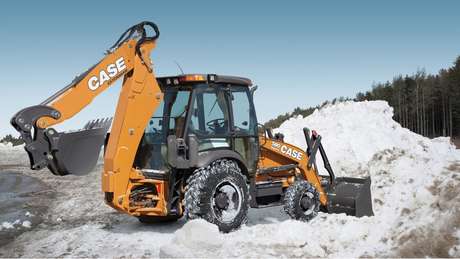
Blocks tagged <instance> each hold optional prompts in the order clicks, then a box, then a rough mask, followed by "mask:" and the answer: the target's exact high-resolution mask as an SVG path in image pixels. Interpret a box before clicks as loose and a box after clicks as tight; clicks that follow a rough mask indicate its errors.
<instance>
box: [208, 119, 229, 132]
mask: <svg viewBox="0 0 460 259" xmlns="http://www.w3.org/2000/svg"><path fill="white" fill-rule="evenodd" d="M206 125H207V126H208V127H209V129H211V130H213V131H216V129H217V128H223V127H224V126H225V119H224V118H219V119H214V120H210V121H208V122H207V123H206Z"/></svg>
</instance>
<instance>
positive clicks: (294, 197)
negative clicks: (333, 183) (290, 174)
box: [284, 180, 320, 221]
mask: <svg viewBox="0 0 460 259" xmlns="http://www.w3.org/2000/svg"><path fill="white" fill-rule="evenodd" d="M319 207H320V202H319V193H318V191H317V190H316V189H315V187H313V185H311V184H310V183H309V182H307V181H305V180H297V181H295V182H294V183H293V184H292V185H291V186H289V187H288V189H287V190H286V192H285V194H284V211H285V212H286V213H287V214H288V215H289V216H290V217H291V218H293V219H296V220H301V221H310V220H312V219H313V218H314V217H316V215H318V211H319Z"/></svg>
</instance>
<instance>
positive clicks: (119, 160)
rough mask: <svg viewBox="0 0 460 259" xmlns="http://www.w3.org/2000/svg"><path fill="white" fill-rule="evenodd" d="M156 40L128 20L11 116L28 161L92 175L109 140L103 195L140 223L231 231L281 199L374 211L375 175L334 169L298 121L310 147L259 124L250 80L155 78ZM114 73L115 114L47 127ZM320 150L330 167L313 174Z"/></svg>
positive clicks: (294, 206)
mask: <svg viewBox="0 0 460 259" xmlns="http://www.w3.org/2000/svg"><path fill="white" fill-rule="evenodd" d="M152 29H153V30H152ZM149 31H154V35H153V36H149V35H148V34H150V33H149ZM158 37H159V30H158V27H157V26H156V25H155V24H154V23H152V22H142V23H139V24H137V25H134V26H132V27H131V28H129V29H128V30H127V31H126V32H125V33H123V34H122V35H121V37H120V38H119V39H118V41H117V42H116V43H115V44H114V45H113V46H112V47H111V48H110V49H109V50H108V51H107V54H106V55H105V57H104V58H103V59H102V60H101V61H99V62H98V63H97V64H95V65H94V66H92V67H91V68H90V69H88V70H87V71H86V72H84V73H83V74H81V75H80V76H78V77H77V78H75V79H74V80H73V82H72V83H71V84H70V85H68V86H66V87H64V88H63V89H62V90H60V91H58V92H57V93H56V94H54V95H52V96H51V97H50V98H48V99H47V100H45V101H44V102H42V103H41V104H39V105H36V106H31V107H28V108H25V109H23V110H21V111H19V112H18V113H16V114H15V115H14V117H13V118H12V119H11V124H12V125H13V127H14V128H15V129H16V130H17V131H18V132H19V133H20V134H21V136H22V139H23V140H24V141H25V150H26V151H27V154H28V156H29V159H30V166H31V169H33V170H40V169H42V168H45V167H47V168H48V169H49V170H50V171H51V172H52V173H53V174H56V175H67V174H77V175H81V174H87V173H89V172H90V171H92V170H93V169H94V167H95V164H96V162H97V159H98V156H99V152H100V151H101V149H102V146H103V145H104V151H103V152H104V170H103V172H102V192H103V193H104V199H105V202H106V203H107V204H108V205H109V206H111V207H113V208H114V209H116V210H119V211H122V212H124V213H127V214H130V215H133V216H135V217H138V218H139V220H140V221H141V222H144V223H151V222H156V221H170V220H177V219H179V218H180V217H182V216H184V215H185V216H186V217H187V218H189V219H193V218H204V219H205V220H207V221H209V222H211V223H214V224H216V225H217V226H218V227H219V229H220V230H221V231H223V232H228V231H231V230H233V229H235V228H238V227H239V226H240V225H241V224H242V223H244V222H245V221H246V218H247V211H248V208H249V207H253V208H258V207H266V206H276V205H283V206H284V209H285V211H286V213H287V214H288V215H289V216H290V217H292V218H294V219H299V220H304V221H308V220H310V219H312V218H313V217H315V216H316V215H317V213H318V211H320V210H321V211H324V212H329V213H347V214H349V215H354V216H371V215H373V212H372V202H371V194H370V178H365V179H358V178H347V177H343V178H339V177H335V176H334V173H333V170H332V168H331V166H330V164H329V162H328V160H327V156H326V153H325V151H324V148H323V146H322V145H321V136H320V135H318V134H317V133H316V132H314V131H310V130H309V129H307V128H305V129H303V130H304V133H305V134H304V135H305V141H306V143H307V146H308V149H307V150H302V149H300V148H298V147H296V146H293V145H290V144H288V143H285V142H284V141H283V136H282V134H276V135H275V136H273V134H272V132H271V130H270V129H265V128H264V127H263V126H260V125H258V123H257V118H256V113H255V109H254V103H253V94H254V91H255V90H256V87H255V86H253V85H252V83H251V80H249V79H246V78H242V77H234V76H223V75H216V74H187V75H178V76H168V77H158V78H156V77H155V75H154V73H153V68H152V65H153V63H152V61H151V59H150V53H151V51H152V49H154V48H155V45H156V41H157V39H158ZM119 78H123V85H122V88H121V93H120V97H119V99H118V104H117V107H116V113H115V116H114V118H113V121H112V119H102V120H96V121H91V122H89V123H88V124H87V125H86V126H85V127H84V128H83V129H82V130H79V131H73V132H67V133H65V132H58V131H56V130H55V129H53V128H52V126H53V125H56V124H58V123H61V122H63V121H65V120H67V119H69V118H71V117H72V116H74V115H75V114H77V113H78V112H79V111H81V110H82V109H83V108H85V107H86V106H87V105H88V104H89V103H90V102H91V101H92V100H93V99H94V98H95V97H96V96H97V95H98V94H100V93H101V92H103V91H105V90H106V89H107V88H108V87H110V86H111V85H113V83H114V82H115V81H116V80H117V79H119ZM109 128H110V133H107V131H108V129H109ZM299 130H300V129H299ZM318 152H319V153H320V155H321V157H322V159H323V161H324V165H325V168H326V171H327V173H328V175H325V176H322V175H319V170H318V168H317V166H316V155H317V153H318ZM75 191H77V190H75ZM77 209H78V208H77Z"/></svg>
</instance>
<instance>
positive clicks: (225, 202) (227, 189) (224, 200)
mask: <svg viewBox="0 0 460 259" xmlns="http://www.w3.org/2000/svg"><path fill="white" fill-rule="evenodd" d="M211 197H212V198H211V206H212V212H213V214H214V216H215V218H216V219H217V220H219V221H220V222H223V223H229V222H232V221H233V220H234V219H235V218H236V216H237V215H238V214H239V212H240V210H241V204H242V195H241V190H240V188H238V186H236V185H235V184H234V183H232V182H230V181H222V182H220V183H219V184H218V185H217V187H216V188H215V189H214V192H213V194H212V196H211Z"/></svg>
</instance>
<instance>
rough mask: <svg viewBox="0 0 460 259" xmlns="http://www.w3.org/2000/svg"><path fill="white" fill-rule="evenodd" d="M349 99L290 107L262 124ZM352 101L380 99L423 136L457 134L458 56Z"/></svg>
mask: <svg viewBox="0 0 460 259" xmlns="http://www.w3.org/2000/svg"><path fill="white" fill-rule="evenodd" d="M345 100H351V99H350V98H344V97H340V98H336V99H334V100H332V101H326V102H324V103H322V104H321V105H318V106H316V107H308V108H299V107H297V108H296V109H294V111H293V112H290V113H285V114H282V115H279V116H278V117H276V118H274V119H271V120H269V121H267V122H266V123H265V124H264V125H265V126H266V127H269V128H278V127H279V126H280V125H281V124H282V123H283V122H284V121H286V120H288V119H289V118H291V117H293V116H297V115H302V116H303V117H305V116H308V115H310V114H312V113H313V112H314V111H315V109H318V108H321V107H323V106H324V105H327V104H330V103H335V102H340V101H345ZM353 100H355V101H365V100H368V101H372V100H384V101H387V102H388V103H389V105H390V106H392V107H393V109H394V116H393V118H394V119H395V120H396V121H398V122H399V123H400V124H401V126H403V127H405V128H408V129H410V130H412V131H413V132H416V133H419V134H421V135H424V136H427V137H438V136H451V137H453V136H459V135H460V56H459V57H457V59H456V60H455V62H454V63H453V65H452V66H451V67H449V68H447V69H441V70H440V71H439V72H438V73H437V74H434V75H431V74H427V73H426V72H425V71H424V70H418V71H417V72H415V73H414V74H413V75H405V76H403V75H398V76H395V77H394V78H393V80H391V81H387V82H385V83H376V84H374V85H373V86H372V89H371V90H369V91H366V92H364V93H361V92H360V93H358V94H357V95H356V97H355V98H354V99H353Z"/></svg>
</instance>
